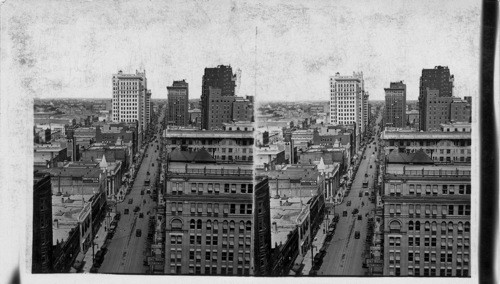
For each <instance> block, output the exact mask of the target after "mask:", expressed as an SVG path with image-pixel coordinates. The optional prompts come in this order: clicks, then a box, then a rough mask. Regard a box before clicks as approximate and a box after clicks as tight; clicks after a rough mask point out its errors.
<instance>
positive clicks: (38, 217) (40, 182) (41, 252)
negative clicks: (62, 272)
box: [31, 172, 54, 273]
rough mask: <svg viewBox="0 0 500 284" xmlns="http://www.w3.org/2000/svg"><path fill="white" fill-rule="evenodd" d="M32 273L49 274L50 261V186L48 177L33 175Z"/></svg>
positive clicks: (51, 267)
mask: <svg viewBox="0 0 500 284" xmlns="http://www.w3.org/2000/svg"><path fill="white" fill-rule="evenodd" d="M32 251H33V252H32V259H31V272H32V273H51V272H54V271H53V266H52V263H53V259H52V257H53V256H52V186H51V183H50V175H48V174H43V173H38V172H35V173H34V185H33V247H32Z"/></svg>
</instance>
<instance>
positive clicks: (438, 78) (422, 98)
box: [418, 66, 454, 131]
mask: <svg viewBox="0 0 500 284" xmlns="http://www.w3.org/2000/svg"><path fill="white" fill-rule="evenodd" d="M453 81H454V76H453V75H450V69H448V67H447V66H436V67H434V69H422V76H421V77H420V91H419V96H418V104H419V111H420V130H424V131H427V130H428V127H427V123H426V122H427V112H428V109H429V108H428V105H427V94H428V90H432V91H437V94H438V96H439V97H451V96H452V95H453Z"/></svg>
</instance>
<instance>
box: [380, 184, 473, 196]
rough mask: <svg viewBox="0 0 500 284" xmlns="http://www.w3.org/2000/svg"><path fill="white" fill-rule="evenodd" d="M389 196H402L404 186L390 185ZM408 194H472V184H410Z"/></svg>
mask: <svg viewBox="0 0 500 284" xmlns="http://www.w3.org/2000/svg"><path fill="white" fill-rule="evenodd" d="M388 187H389V194H390V195H400V194H402V193H403V192H402V190H403V185H402V184H389V185H388ZM408 194H410V195H414V194H416V195H422V194H425V195H438V194H450V195H454V194H471V185H470V184H443V185H437V184H433V185H430V184H427V185H425V187H424V186H422V185H421V184H408Z"/></svg>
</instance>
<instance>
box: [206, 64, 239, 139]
mask: <svg viewBox="0 0 500 284" xmlns="http://www.w3.org/2000/svg"><path fill="white" fill-rule="evenodd" d="M235 82H236V75H234V74H233V71H232V68H231V66H224V65H219V66H217V67H216V68H205V74H204V75H203V79H202V87H201V88H202V90H201V120H202V125H201V127H202V129H207V130H209V129H213V128H214V127H216V126H217V125H219V124H222V123H224V122H230V120H231V118H232V117H231V116H232V111H231V109H230V107H231V106H232V102H233V100H234V90H235V86H236V83H235ZM214 97H218V98H217V99H214Z"/></svg>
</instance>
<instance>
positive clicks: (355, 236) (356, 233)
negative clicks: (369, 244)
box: [354, 231, 361, 239]
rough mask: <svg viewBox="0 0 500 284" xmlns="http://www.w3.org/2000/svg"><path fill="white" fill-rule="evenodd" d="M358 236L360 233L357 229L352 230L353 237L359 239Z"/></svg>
mask: <svg viewBox="0 0 500 284" xmlns="http://www.w3.org/2000/svg"><path fill="white" fill-rule="evenodd" d="M360 236H361V234H360V233H359V231H356V232H354V238H355V239H359V237H360Z"/></svg>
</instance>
